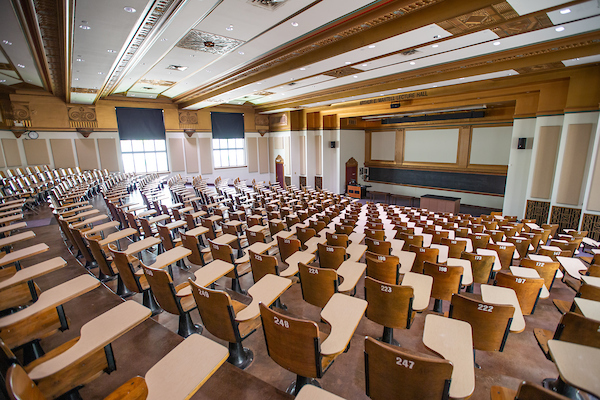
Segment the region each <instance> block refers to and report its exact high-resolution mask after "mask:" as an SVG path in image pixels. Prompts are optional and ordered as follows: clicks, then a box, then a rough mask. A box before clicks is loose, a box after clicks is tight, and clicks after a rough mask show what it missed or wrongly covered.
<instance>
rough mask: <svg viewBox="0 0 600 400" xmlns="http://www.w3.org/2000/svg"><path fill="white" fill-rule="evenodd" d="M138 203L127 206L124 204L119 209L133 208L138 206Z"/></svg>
mask: <svg viewBox="0 0 600 400" xmlns="http://www.w3.org/2000/svg"><path fill="white" fill-rule="evenodd" d="M137 205H138V203H127V204H123V205H121V206H117V207H119V208H129V207H133V206H137Z"/></svg>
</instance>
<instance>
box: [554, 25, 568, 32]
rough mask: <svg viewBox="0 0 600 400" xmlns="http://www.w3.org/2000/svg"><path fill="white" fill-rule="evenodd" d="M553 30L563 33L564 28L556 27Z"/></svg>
mask: <svg viewBox="0 0 600 400" xmlns="http://www.w3.org/2000/svg"><path fill="white" fill-rule="evenodd" d="M554 30H555V31H556V32H562V31H564V30H565V27H564V26H557V27H556V28H555V29H554Z"/></svg>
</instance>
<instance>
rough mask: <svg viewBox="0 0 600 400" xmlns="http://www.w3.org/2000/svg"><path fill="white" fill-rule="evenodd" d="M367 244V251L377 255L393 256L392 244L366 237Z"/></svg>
mask: <svg viewBox="0 0 600 400" xmlns="http://www.w3.org/2000/svg"><path fill="white" fill-rule="evenodd" d="M365 244H366V245H367V251H370V252H372V253H377V254H383V255H389V254H392V243H391V242H386V241H383V240H375V239H371V238H368V237H366V238H365Z"/></svg>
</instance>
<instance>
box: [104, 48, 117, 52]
mask: <svg viewBox="0 0 600 400" xmlns="http://www.w3.org/2000/svg"><path fill="white" fill-rule="evenodd" d="M106 51H107V52H109V53H116V52H117V51H116V50H111V49H108V50H106Z"/></svg>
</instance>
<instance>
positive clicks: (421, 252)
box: [408, 244, 440, 274]
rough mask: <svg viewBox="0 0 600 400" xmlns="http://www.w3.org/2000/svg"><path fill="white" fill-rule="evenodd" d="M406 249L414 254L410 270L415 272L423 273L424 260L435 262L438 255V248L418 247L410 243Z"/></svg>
mask: <svg viewBox="0 0 600 400" xmlns="http://www.w3.org/2000/svg"><path fill="white" fill-rule="evenodd" d="M408 251H410V252H413V253H415V254H416V256H415V262H414V263H413V266H412V269H411V272H416V273H419V274H422V273H423V263H424V262H425V261H429V262H431V263H437V261H438V256H439V255H440V250H439V249H436V248H430V247H420V246H415V245H412V244H411V245H409V246H408Z"/></svg>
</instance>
